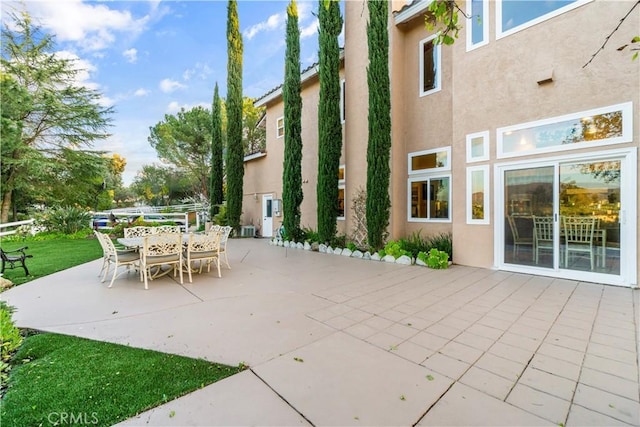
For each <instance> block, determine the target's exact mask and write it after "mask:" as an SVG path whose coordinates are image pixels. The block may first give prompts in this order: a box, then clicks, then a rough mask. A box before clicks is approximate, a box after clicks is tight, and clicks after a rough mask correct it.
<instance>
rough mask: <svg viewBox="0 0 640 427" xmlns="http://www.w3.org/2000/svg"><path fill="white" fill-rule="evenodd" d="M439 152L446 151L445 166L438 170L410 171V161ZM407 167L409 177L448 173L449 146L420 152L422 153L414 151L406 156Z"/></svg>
mask: <svg viewBox="0 0 640 427" xmlns="http://www.w3.org/2000/svg"><path fill="white" fill-rule="evenodd" d="M441 151H446V152H447V164H446V165H444V166H442V167H439V168H431V169H418V170H412V169H411V163H412V162H411V159H412V158H414V157H420V156H424V155H425V154H432V153H439V152H441ZM407 160H408V163H407V167H408V169H409V175H417V174H420V175H423V174H429V175H431V174H434V173H441V172H442V171H450V170H451V146H448V147H439V148H432V149H429V150H422V151H414V152H412V153H409V154H407Z"/></svg>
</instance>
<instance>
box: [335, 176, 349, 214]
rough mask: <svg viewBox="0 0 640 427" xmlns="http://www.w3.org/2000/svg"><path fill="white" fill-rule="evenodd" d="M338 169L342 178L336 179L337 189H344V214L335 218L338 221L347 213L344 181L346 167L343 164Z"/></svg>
mask: <svg viewBox="0 0 640 427" xmlns="http://www.w3.org/2000/svg"><path fill="white" fill-rule="evenodd" d="M339 169H342V176H343V178H342V179H338V190H344V215H342V216H338V217H337V218H336V219H337V220H338V221H344V219H345V217H346V215H347V190H346V185H345V184H346V181H347V168H345V166H344V165H340V167H339Z"/></svg>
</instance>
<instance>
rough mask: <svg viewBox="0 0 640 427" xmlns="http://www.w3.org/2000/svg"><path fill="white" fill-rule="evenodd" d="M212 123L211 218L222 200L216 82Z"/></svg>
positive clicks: (220, 141) (220, 134) (219, 113)
mask: <svg viewBox="0 0 640 427" xmlns="http://www.w3.org/2000/svg"><path fill="white" fill-rule="evenodd" d="M212 112H213V114H212V120H213V121H212V123H211V189H210V190H209V200H210V204H211V218H213V217H214V215H215V214H217V213H218V206H219V205H221V204H222V201H223V200H224V194H223V192H222V190H223V181H224V169H223V168H224V165H223V161H222V147H224V141H223V140H222V102H221V101H220V95H219V94H218V83H216V87H215V89H214V90H213V106H212Z"/></svg>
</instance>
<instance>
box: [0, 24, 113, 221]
mask: <svg viewBox="0 0 640 427" xmlns="http://www.w3.org/2000/svg"><path fill="white" fill-rule="evenodd" d="M0 64H1V68H2V74H3V77H2V84H1V89H2V118H3V122H2V131H3V137H2V204H1V211H0V221H2V222H6V221H8V218H9V213H10V211H11V209H12V204H14V206H13V214H14V215H13V216H14V218H15V213H16V210H17V209H16V208H17V207H23V206H24V205H23V203H26V202H27V200H26V199H25V198H24V195H28V197H38V198H40V199H42V200H44V201H45V202H47V201H48V200H49V199H48V197H47V192H48V190H49V189H50V188H51V186H52V184H53V183H54V182H55V183H56V185H60V184H62V185H67V186H71V187H66V188H65V189H63V190H62V191H63V192H64V193H65V194H67V195H80V194H81V191H82V190H83V189H82V188H79V187H78V186H79V185H83V184H85V183H86V181H82V182H80V181H77V179H79V178H80V179H89V180H90V177H91V178H96V177H100V176H101V175H102V173H103V172H104V168H105V161H104V160H103V159H102V157H101V153H100V152H93V151H89V150H87V148H90V147H91V146H92V144H93V143H94V142H95V141H96V140H100V139H105V138H107V137H108V136H109V134H108V133H106V129H107V128H108V126H109V125H110V122H111V119H110V117H109V115H110V114H111V113H112V109H111V108H109V107H102V106H100V104H99V99H100V96H101V95H100V93H98V92H97V91H95V90H92V89H89V88H87V87H85V86H81V85H78V84H77V80H76V77H77V75H78V73H79V72H80V71H81V70H79V69H78V68H77V66H76V64H75V63H74V62H73V61H72V60H69V59H63V58H61V57H60V56H59V55H56V53H55V43H54V39H53V37H52V36H51V35H49V34H45V33H43V32H42V31H41V29H40V27H38V26H36V25H34V24H33V22H32V20H31V17H30V16H29V14H28V13H26V12H22V13H20V14H10V22H7V23H6V24H5V25H3V28H2V58H1V59H0ZM5 131H6V132H8V133H7V134H4V132H5ZM81 149H83V150H82V151H80V150H81ZM76 161H79V162H86V164H80V165H79V164H76V163H74V162H76ZM52 178H55V179H57V181H51V179H52ZM18 193H19V194H18ZM17 205H20V206H17Z"/></svg>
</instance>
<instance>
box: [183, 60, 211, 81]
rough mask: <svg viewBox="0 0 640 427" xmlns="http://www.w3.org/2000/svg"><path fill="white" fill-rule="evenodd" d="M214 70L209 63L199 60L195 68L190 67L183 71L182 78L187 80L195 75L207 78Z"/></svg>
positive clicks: (203, 78)
mask: <svg viewBox="0 0 640 427" xmlns="http://www.w3.org/2000/svg"><path fill="white" fill-rule="evenodd" d="M211 73H213V70H212V69H211V67H209V66H208V65H207V64H202V63H200V62H197V63H196V65H195V66H194V67H193V68H189V69H187V70H185V71H184V73H182V78H183V79H184V80H185V81H187V80H190V79H191V78H192V77H193V76H197V77H199V78H200V79H202V80H206V79H207V78H208V77H209V76H210V75H211Z"/></svg>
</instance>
